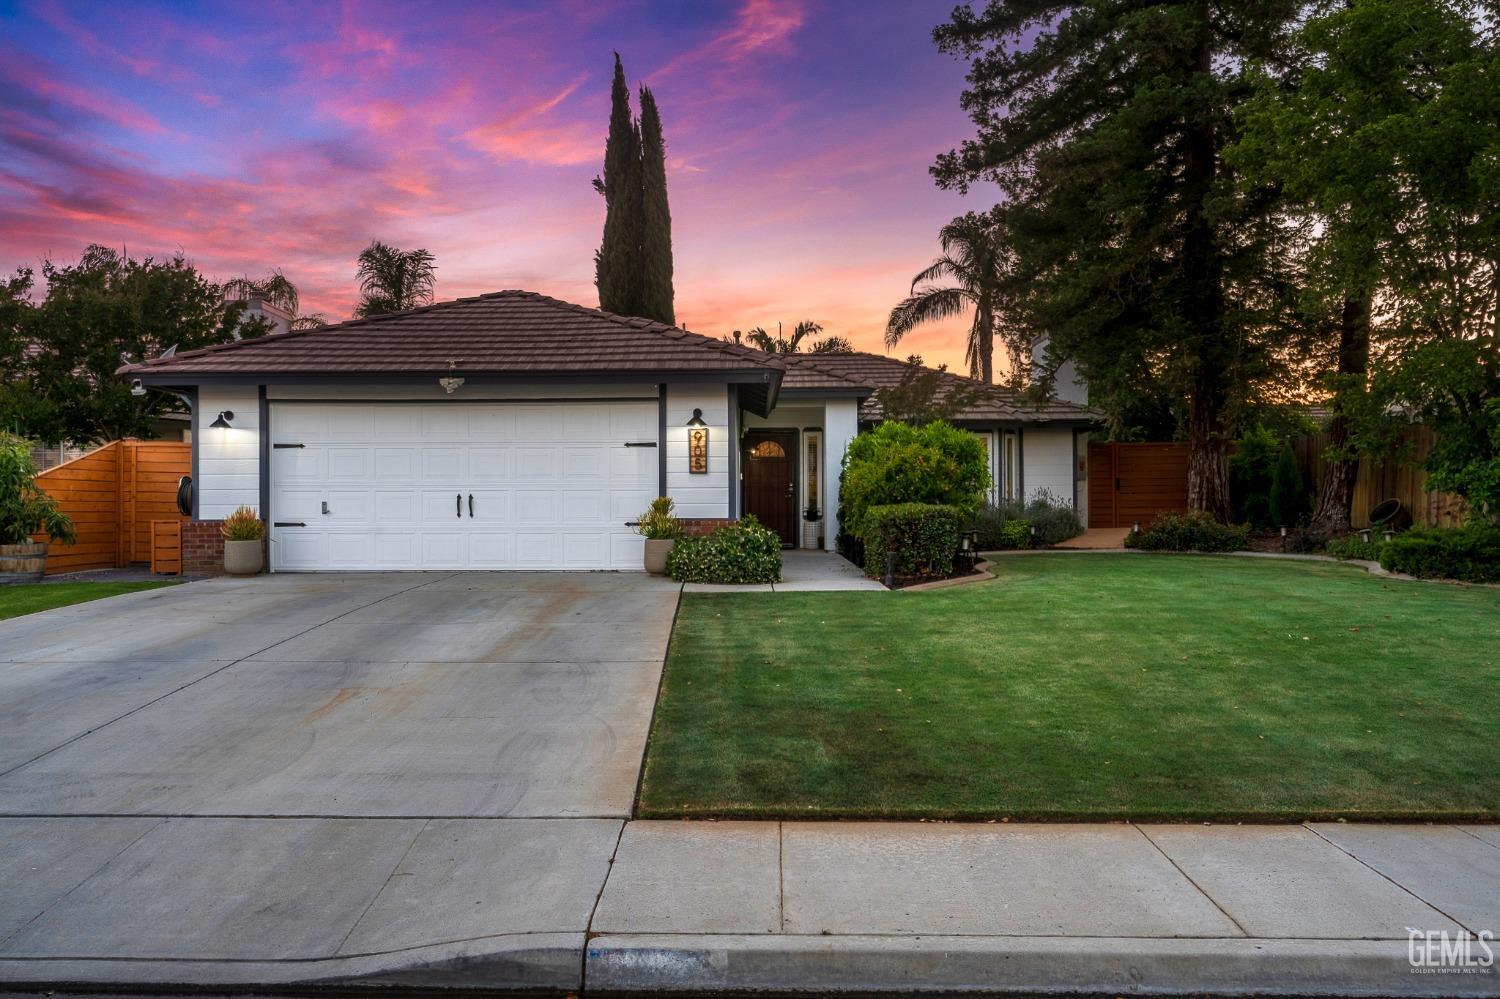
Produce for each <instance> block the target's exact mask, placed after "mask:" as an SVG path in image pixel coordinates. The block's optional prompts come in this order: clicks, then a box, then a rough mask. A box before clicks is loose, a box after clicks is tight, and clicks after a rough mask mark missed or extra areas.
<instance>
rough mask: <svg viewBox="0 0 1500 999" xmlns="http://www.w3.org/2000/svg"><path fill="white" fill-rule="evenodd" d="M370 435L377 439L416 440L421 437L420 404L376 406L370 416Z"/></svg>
mask: <svg viewBox="0 0 1500 999" xmlns="http://www.w3.org/2000/svg"><path fill="white" fill-rule="evenodd" d="M370 427H371V429H372V430H373V434H372V437H373V439H374V440H377V441H418V440H421V439H422V409H421V407H420V406H376V407H373V409H372V412H371V416H370Z"/></svg>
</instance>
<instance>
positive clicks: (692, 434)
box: [688, 427, 708, 475]
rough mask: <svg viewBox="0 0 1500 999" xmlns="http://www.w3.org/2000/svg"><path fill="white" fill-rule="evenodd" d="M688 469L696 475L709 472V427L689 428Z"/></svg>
mask: <svg viewBox="0 0 1500 999" xmlns="http://www.w3.org/2000/svg"><path fill="white" fill-rule="evenodd" d="M688 471H689V472H692V473H693V474H694V475H703V474H707V472H708V428H707V427H689V428H688Z"/></svg>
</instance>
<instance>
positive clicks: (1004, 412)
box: [775, 351, 1102, 422]
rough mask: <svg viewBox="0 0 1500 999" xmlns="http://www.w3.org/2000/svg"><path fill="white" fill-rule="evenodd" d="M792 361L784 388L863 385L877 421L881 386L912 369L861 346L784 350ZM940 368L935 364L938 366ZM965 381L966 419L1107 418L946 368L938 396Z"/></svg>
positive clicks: (868, 412)
mask: <svg viewBox="0 0 1500 999" xmlns="http://www.w3.org/2000/svg"><path fill="white" fill-rule="evenodd" d="M775 356H777V357H779V358H780V359H781V360H782V361H783V362H784V363H785V364H786V375H784V376H783V377H782V380H781V391H782V392H799V391H806V390H827V389H830V388H833V387H836V385H837V384H838V383H840V382H841V383H845V384H852V385H860V386H863V387H865V388H867V389H869V390H871V393H872V394H871V395H870V396H869V397H868V398H866V399H865V400H864V401H863V402H862V403H861V404H860V411H859V418H860V420H861V421H864V422H875V421H878V420H879V419H880V418H881V409H880V397H879V394H878V393H879V391H880V390H881V389H887V388H895V387H896V386H897V385H899V384H901V380H902V379H903V378H905V377H906V375H907V373H908V372H909V371H910V370H911V366H910V365H909V364H907V363H906V362H905V361H903V360H900V359H898V358H894V357H883V356H881V355H880V354H867V353H863V352H860V351H856V352H854V353H852V354H778V355H775ZM934 370H935V369H934ZM960 386H963V387H966V388H968V389H970V390H972V391H973V392H975V393H976V397H975V399H974V401H973V402H971V403H970V404H969V405H968V406H967V407H965V408H964V410H963V411H962V412H960V413H959V414H957V415H956V416H955V417H954V419H956V420H960V421H965V422H967V421H975V422H979V421H984V422H989V421H1000V422H1008V421H1021V422H1029V421H1039V420H1088V421H1095V420H1099V419H1101V418H1102V417H1101V416H1100V414H1099V413H1097V412H1095V411H1094V410H1092V409H1089V408H1088V407H1087V406H1080V405H1078V404H1077V403H1073V402H1065V401H1064V400H1062V399H1051V400H1048V401H1047V402H1045V403H1043V404H1041V405H1037V404H1035V403H1033V402H1032V401H1031V400H1029V399H1027V398H1026V397H1025V396H1024V395H1022V394H1020V393H1018V392H1015V391H1014V390H1012V389H1009V388H1007V387H1005V386H1003V385H990V384H986V383H985V382H981V381H978V380H976V379H973V378H966V377H964V376H963V375H957V374H954V373H953V372H951V371H943V372H940V378H939V388H938V393H937V397H938V400H939V401H941V400H942V399H944V398H946V397H947V396H948V394H949V393H950V392H952V391H953V390H954V389H955V388H958V387H960Z"/></svg>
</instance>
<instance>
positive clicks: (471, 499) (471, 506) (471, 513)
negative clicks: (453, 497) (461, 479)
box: [469, 493, 474, 518]
mask: <svg viewBox="0 0 1500 999" xmlns="http://www.w3.org/2000/svg"><path fill="white" fill-rule="evenodd" d="M469 516H470V517H471V518H472V517H473V516H474V494H473V493H470V494H469Z"/></svg>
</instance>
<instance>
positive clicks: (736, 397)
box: [725, 385, 740, 520]
mask: <svg viewBox="0 0 1500 999" xmlns="http://www.w3.org/2000/svg"><path fill="white" fill-rule="evenodd" d="M727 389H728V392H729V441H728V444H729V505H728V506H727V507H725V509H726V510H728V511H729V519H730V520H737V519H738V518H739V515H740V466H739V459H740V387H739V386H738V385H730V386H728V387H727Z"/></svg>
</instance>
